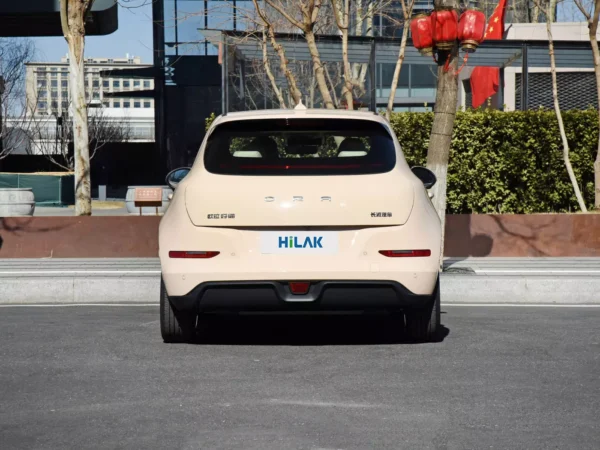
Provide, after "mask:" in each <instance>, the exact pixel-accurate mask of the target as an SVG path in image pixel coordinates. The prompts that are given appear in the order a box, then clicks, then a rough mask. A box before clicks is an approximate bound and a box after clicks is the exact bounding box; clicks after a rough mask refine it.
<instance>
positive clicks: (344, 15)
mask: <svg viewBox="0 0 600 450" xmlns="http://www.w3.org/2000/svg"><path fill="white" fill-rule="evenodd" d="M332 3H333V4H332V6H333V13H334V14H335V15H336V22H337V26H338V28H339V29H340V31H341V33H342V61H343V64H344V87H343V89H342V96H343V97H344V98H345V100H346V109H349V110H352V109H354V98H353V95H352V90H353V82H354V78H353V76H352V68H351V66H350V62H349V60H348V28H349V24H350V11H349V10H350V0H344V3H343V4H342V0H334V1H333V2H332Z"/></svg>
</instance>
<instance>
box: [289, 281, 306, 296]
mask: <svg viewBox="0 0 600 450" xmlns="http://www.w3.org/2000/svg"><path fill="white" fill-rule="evenodd" d="M309 289H310V283H309V282H307V281H291V282H290V291H292V294H294V295H304V294H306V293H307V292H308V290H309Z"/></svg>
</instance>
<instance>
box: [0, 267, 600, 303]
mask: <svg viewBox="0 0 600 450" xmlns="http://www.w3.org/2000/svg"><path fill="white" fill-rule="evenodd" d="M446 265H447V271H446V272H444V273H443V274H442V277H441V289H442V304H447V305H451V304H481V305H484V304H507V305H513V304H520V305H521V304H522V305H528V304H531V305H535V304H547V305H594V304H600V276H598V275H599V274H600V258H579V259H568V260H567V259H563V258H539V259H528V258H520V259H498V258H494V259H492V258H482V259H467V260H462V261H455V260H449V261H448V262H447V264H446ZM159 290H160V265H159V263H158V259H157V258H145V259H85V260H84V259H82V260H79V259H52V260H50V259H48V260H37V259H36V260H24V259H21V260H14V259H12V260H0V305H11V304H12V305H23V304H42V303H45V304H92V303H95V304H117V303H122V304H152V303H158V301H159Z"/></svg>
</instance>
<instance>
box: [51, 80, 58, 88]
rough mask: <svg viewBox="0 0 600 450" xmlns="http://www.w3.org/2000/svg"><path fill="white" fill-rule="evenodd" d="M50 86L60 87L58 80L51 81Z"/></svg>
mask: <svg viewBox="0 0 600 450" xmlns="http://www.w3.org/2000/svg"><path fill="white" fill-rule="evenodd" d="M50 86H52V87H58V80H50Z"/></svg>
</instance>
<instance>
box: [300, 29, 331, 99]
mask: <svg viewBox="0 0 600 450" xmlns="http://www.w3.org/2000/svg"><path fill="white" fill-rule="evenodd" d="M304 37H305V38H306V43H307V44H308V50H309V52H310V56H311V58H312V62H313V66H314V67H313V70H314V71H315V77H316V78H317V86H318V87H319V92H320V93H321V97H322V98H323V103H324V104H325V107H326V108H327V109H335V106H334V104H333V100H332V99H331V94H330V93H329V89H328V88H327V80H326V79H325V69H324V67H323V63H322V62H321V55H320V54H319V49H318V48H317V42H316V40H315V35H314V33H313V32H312V30H306V29H305V30H304Z"/></svg>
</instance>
